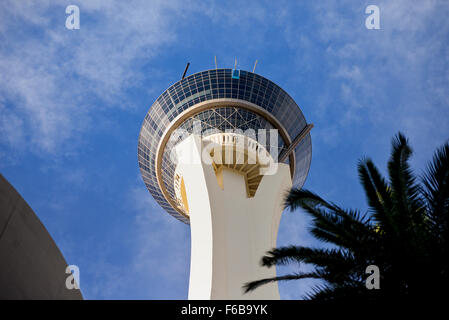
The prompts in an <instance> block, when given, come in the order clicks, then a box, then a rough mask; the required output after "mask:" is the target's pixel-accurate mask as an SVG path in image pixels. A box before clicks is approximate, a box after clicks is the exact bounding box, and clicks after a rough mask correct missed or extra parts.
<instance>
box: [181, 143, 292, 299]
mask: <svg viewBox="0 0 449 320" xmlns="http://www.w3.org/2000/svg"><path fill="white" fill-rule="evenodd" d="M234 136H235V135H234ZM218 137H219V138H221V137H224V138H226V137H229V135H227V136H226V135H225V134H223V135H219V136H218ZM219 140H220V141H222V139H219ZM223 140H225V139H223ZM175 149H176V153H177V154H178V161H179V163H178V166H177V168H176V173H177V175H178V176H180V177H182V181H183V184H184V188H185V197H186V198H185V199H181V201H184V202H186V203H187V204H188V210H189V215H190V228H191V261H190V283H189V299H279V291H278V286H277V283H276V282H274V283H271V284H268V285H265V286H263V287H261V288H260V289H259V290H255V291H253V292H251V293H249V294H246V295H243V290H242V286H243V285H244V284H245V283H246V282H248V281H253V280H258V279H262V278H267V277H275V276H276V269H275V268H274V267H273V268H266V267H262V266H260V259H261V257H262V256H263V255H264V254H265V253H266V252H267V251H268V250H270V249H272V248H275V247H276V238H277V232H278V227H279V222H280V218H281V213H282V210H283V195H284V193H285V192H286V191H288V190H289V189H290V188H291V185H292V182H291V177H290V169H289V167H288V165H286V164H283V163H281V164H276V166H275V168H274V169H275V170H272V172H268V173H269V174H265V175H263V176H262V178H261V180H260V182H259V184H258V186H257V190H256V192H255V195H254V196H253V197H248V186H247V183H248V182H247V181H248V177H247V175H248V174H247V173H246V172H247V171H248V170H251V169H253V170H252V172H250V173H249V174H251V173H253V176H258V175H259V172H258V171H259V170H260V168H259V167H258V165H259V164H258V163H257V162H256V161H253V162H255V163H254V164H248V163H246V164H243V163H241V164H237V163H233V161H228V163H227V164H225V165H222V166H221V168H220V169H219V170H215V169H214V168H217V164H216V163H214V164H208V163H205V162H204V161H202V158H201V157H202V150H204V145H203V141H202V139H201V137H200V136H197V135H191V136H189V137H188V138H187V139H185V140H183V141H182V142H181V143H179V144H178V145H177V146H176V148H175ZM260 149H262V148H260ZM225 150H226V151H228V152H224V153H227V154H231V155H233V154H234V155H235V154H236V153H237V152H235V148H234V149H233V148H232V147H231V148H227V149H225ZM229 151H230V152H229ZM242 151H243V150H242ZM245 151H248V149H245ZM183 156H184V157H185V158H187V159H182V158H183ZM186 156H187V157H186ZM249 157H250V158H251V155H250V156H249ZM233 158H234V159H233V160H234V161H235V158H236V157H235V156H234V157H233ZM223 162H225V161H223ZM245 162H248V161H245ZM232 167H237V168H242V167H243V168H245V167H247V168H248V169H246V170H245V169H244V170H245V171H244V170H241V171H239V170H237V169H233V168H232ZM217 171H218V172H217ZM281 191H284V192H281Z"/></svg>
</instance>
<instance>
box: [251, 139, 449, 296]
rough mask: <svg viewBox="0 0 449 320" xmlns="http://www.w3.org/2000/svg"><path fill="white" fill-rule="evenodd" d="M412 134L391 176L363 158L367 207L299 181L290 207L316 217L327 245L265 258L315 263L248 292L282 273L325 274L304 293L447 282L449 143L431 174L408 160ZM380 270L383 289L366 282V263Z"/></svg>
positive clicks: (421, 291) (398, 142) (397, 151)
mask: <svg viewBox="0 0 449 320" xmlns="http://www.w3.org/2000/svg"><path fill="white" fill-rule="evenodd" d="M411 155H412V149H411V148H410V146H409V144H408V141H407V139H406V138H405V137H404V135H402V134H401V133H398V134H397V135H396V136H395V137H394V138H393V141H392V151H391V157H390V159H389V161H388V173H389V180H388V181H387V180H385V179H384V178H383V177H382V175H381V174H380V173H379V170H378V169H377V168H376V166H375V165H374V164H373V162H372V161H371V160H370V159H368V158H365V159H362V160H360V161H359V164H358V172H359V177H360V181H361V184H362V186H363V188H364V191H365V194H366V199H367V202H368V207H369V209H368V211H367V212H366V213H364V214H362V213H361V212H360V211H358V210H347V209H343V208H341V207H339V206H338V205H336V204H334V203H330V202H327V201H325V200H323V199H322V198H320V197H319V196H318V195H316V194H314V193H312V192H310V191H308V190H299V189H296V188H293V189H292V190H291V191H290V192H289V194H288V195H287V197H286V200H285V206H286V208H289V209H290V210H295V209H297V208H302V209H303V210H304V211H305V212H306V213H308V214H309V215H310V216H311V217H312V225H311V228H310V231H311V233H312V234H313V235H314V236H315V237H316V238H317V239H319V240H321V241H323V242H325V243H327V245H326V247H324V248H309V247H303V246H288V247H282V248H277V249H273V250H271V251H269V252H267V254H266V255H265V256H264V257H263V258H262V260H261V264H262V265H263V266H266V267H272V266H274V265H285V264H288V263H292V262H299V263H304V264H310V265H312V266H314V270H313V271H311V272H302V271H301V270H300V271H299V272H298V273H296V274H290V275H286V276H279V277H275V278H269V279H262V280H258V281H254V282H249V283H246V284H245V286H244V289H245V292H248V291H252V290H254V289H256V288H257V287H259V286H261V285H263V284H266V283H269V282H273V281H282V280H295V279H307V278H309V279H310V278H312V279H320V280H321V281H320V283H322V284H320V285H317V286H315V287H313V288H312V290H311V291H310V292H309V293H307V294H306V296H305V298H308V299H318V300H337V299H343V298H344V299H391V298H401V297H402V298H406V297H429V296H430V295H433V294H435V295H436V293H437V291H436V290H437V289H438V288H440V289H441V287H442V288H443V289H445V288H444V286H446V285H447V284H448V263H447V261H448V257H449V256H448V242H447V241H448V217H449V144H448V143H446V144H445V145H444V146H443V147H441V148H440V149H438V150H437V151H436V152H435V155H434V157H433V161H432V162H430V163H429V165H428V167H427V168H426V171H425V173H424V174H423V175H422V176H420V177H416V176H415V175H414V174H413V172H412V170H411V169H410V166H409V163H408V161H409V159H410V156H411ZM369 265H376V266H378V268H379V271H380V290H368V289H367V288H366V284H365V281H366V278H367V277H368V276H369V275H368V274H366V268H367V266H369Z"/></svg>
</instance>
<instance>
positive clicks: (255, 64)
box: [253, 59, 257, 73]
mask: <svg viewBox="0 0 449 320" xmlns="http://www.w3.org/2000/svg"><path fill="white" fill-rule="evenodd" d="M256 66H257V59H256V63H254V68H253V73H254V71H256Z"/></svg>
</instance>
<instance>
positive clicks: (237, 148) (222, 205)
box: [138, 69, 313, 299]
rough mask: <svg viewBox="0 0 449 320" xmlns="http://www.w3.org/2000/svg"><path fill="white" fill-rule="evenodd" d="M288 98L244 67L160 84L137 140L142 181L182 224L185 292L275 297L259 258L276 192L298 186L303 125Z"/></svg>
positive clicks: (306, 147) (279, 197)
mask: <svg viewBox="0 0 449 320" xmlns="http://www.w3.org/2000/svg"><path fill="white" fill-rule="evenodd" d="M312 127H313V125H312V124H307V122H306V119H305V118H304V115H303V114H302V112H301V109H300V108H299V106H298V105H297V104H296V103H295V101H294V100H293V99H292V98H291V97H290V96H289V95H288V94H287V93H286V92H285V91H284V90H283V89H281V88H280V87H279V86H278V85H276V84H275V83H273V82H272V81H270V80H268V79H266V78H264V77H262V76H260V75H258V74H255V73H252V72H248V71H244V70H238V69H212V70H207V71H202V72H198V73H195V74H193V75H190V76H188V77H184V76H183V78H182V79H181V80H180V81H178V82H176V83H175V84H173V85H172V86H171V87H169V88H168V89H167V90H166V91H164V92H163V93H162V94H161V95H160V96H159V97H158V98H157V99H156V101H155V102H154V103H153V105H152V106H151V108H150V110H149V111H148V113H147V114H146V116H145V119H144V121H143V124H142V128H141V131H140V135H139V142H138V161H139V167H140V172H141V174H142V178H143V181H144V183H145V185H146V187H147V188H148V190H149V192H150V193H151V195H152V196H153V198H154V199H155V200H156V201H157V202H158V203H159V204H160V205H161V207H162V208H164V209H165V211H167V212H168V213H169V214H171V215H172V216H174V217H175V218H176V219H178V220H180V221H182V222H183V223H186V224H189V225H190V228H191V261H190V280H189V295H188V296H189V299H279V291H278V286H277V283H276V282H275V283H270V284H267V285H265V286H262V287H260V288H258V289H257V290H255V291H253V292H250V293H248V294H245V295H244V294H243V290H242V286H243V285H244V283H246V282H249V281H254V280H258V279H261V278H266V277H274V276H276V269H275V268H274V267H272V268H265V267H261V266H260V259H261V257H262V256H263V255H264V254H265V253H266V251H268V250H270V249H272V248H274V247H276V238H277V232H278V227H279V222H280V218H281V214H282V211H283V202H284V196H285V193H286V192H287V191H288V190H289V189H290V188H291V187H292V185H293V186H295V187H302V185H303V184H304V182H305V179H306V177H307V174H308V171H309V167H310V161H311V156H312V146H311V138H310V130H311V128H312Z"/></svg>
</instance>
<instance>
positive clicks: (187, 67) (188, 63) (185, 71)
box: [181, 62, 190, 80]
mask: <svg viewBox="0 0 449 320" xmlns="http://www.w3.org/2000/svg"><path fill="white" fill-rule="evenodd" d="M189 66H190V62H187V65H186V68H185V69H184V73H183V74H182V78H181V80H182V79H184V77H185V76H186V73H187V69H189Z"/></svg>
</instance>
